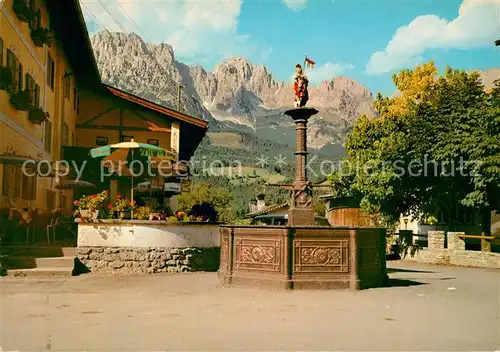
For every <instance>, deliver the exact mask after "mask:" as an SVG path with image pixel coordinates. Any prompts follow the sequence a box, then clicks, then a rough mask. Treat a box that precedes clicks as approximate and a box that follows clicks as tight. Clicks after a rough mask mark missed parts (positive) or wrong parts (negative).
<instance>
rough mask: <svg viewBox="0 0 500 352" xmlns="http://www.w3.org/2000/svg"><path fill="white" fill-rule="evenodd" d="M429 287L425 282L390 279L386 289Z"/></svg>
mask: <svg viewBox="0 0 500 352" xmlns="http://www.w3.org/2000/svg"><path fill="white" fill-rule="evenodd" d="M420 285H428V284H426V283H424V282H419V281H413V280H407V279H389V281H388V282H387V286H386V287H410V286H420Z"/></svg>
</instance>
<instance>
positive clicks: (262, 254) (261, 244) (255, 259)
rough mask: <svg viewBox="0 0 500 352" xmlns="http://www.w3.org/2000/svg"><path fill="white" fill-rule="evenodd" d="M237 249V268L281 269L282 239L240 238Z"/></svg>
mask: <svg viewBox="0 0 500 352" xmlns="http://www.w3.org/2000/svg"><path fill="white" fill-rule="evenodd" d="M235 250H236V258H235V259H236V268H237V269H251V270H259V271H271V272H278V271H280V270H281V257H282V255H281V253H282V240H281V239H254V238H252V239H250V238H239V239H236V241H235Z"/></svg>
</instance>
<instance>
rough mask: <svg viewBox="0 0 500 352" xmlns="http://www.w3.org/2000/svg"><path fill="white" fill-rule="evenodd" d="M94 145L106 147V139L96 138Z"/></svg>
mask: <svg viewBox="0 0 500 352" xmlns="http://www.w3.org/2000/svg"><path fill="white" fill-rule="evenodd" d="M95 145H99V146H103V145H108V137H102V136H97V138H96V139H95Z"/></svg>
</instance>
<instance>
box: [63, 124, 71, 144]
mask: <svg viewBox="0 0 500 352" xmlns="http://www.w3.org/2000/svg"><path fill="white" fill-rule="evenodd" d="M61 135H62V137H61V144H62V145H69V144H68V143H69V127H68V124H67V123H66V122H63V125H62V133H61Z"/></svg>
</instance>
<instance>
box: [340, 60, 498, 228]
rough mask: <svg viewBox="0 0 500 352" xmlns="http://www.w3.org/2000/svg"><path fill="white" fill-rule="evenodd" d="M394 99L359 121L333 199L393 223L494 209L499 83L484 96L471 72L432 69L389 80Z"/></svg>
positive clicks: (380, 102) (382, 100) (382, 101)
mask: <svg viewBox="0 0 500 352" xmlns="http://www.w3.org/2000/svg"><path fill="white" fill-rule="evenodd" d="M393 81H394V83H395V85H396V87H397V88H398V90H399V94H398V95H397V96H394V97H382V96H381V95H380V94H379V95H378V96H377V100H376V102H375V107H376V109H377V111H378V112H379V115H380V116H378V117H366V116H363V117H361V118H359V119H358V120H357V122H356V124H355V126H354V128H353V131H352V133H351V134H350V135H349V137H348V142H347V144H346V148H347V157H346V159H345V160H344V163H343V168H342V170H340V172H337V173H335V174H333V175H331V176H330V181H331V182H332V185H333V189H334V193H335V194H336V195H337V196H354V197H357V198H358V199H359V201H360V203H361V206H362V208H364V210H366V211H368V212H369V213H370V214H375V215H377V216H379V220H381V222H383V223H394V222H396V221H397V220H398V219H399V216H400V214H413V215H415V216H417V215H419V214H421V213H424V214H425V213H427V214H432V213H435V212H436V211H437V210H439V211H445V212H447V214H449V220H450V223H453V222H454V221H456V220H457V219H456V218H454V214H456V210H457V207H459V206H466V207H471V208H476V209H479V210H482V211H487V210H489V209H498V206H499V204H498V199H499V184H500V82H499V81H497V82H496V84H495V87H494V88H493V89H492V90H490V91H489V92H487V91H486V90H485V89H484V86H483V85H482V83H481V81H480V78H479V76H478V74H477V73H467V72H465V71H460V70H453V69H451V68H447V69H446V71H445V73H444V75H442V76H438V75H437V70H436V68H435V65H434V63H432V62H430V63H428V64H424V65H422V66H419V67H417V68H416V69H415V70H403V71H401V72H400V73H399V74H397V75H394V76H393Z"/></svg>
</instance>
